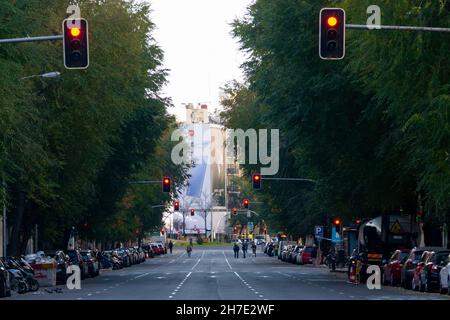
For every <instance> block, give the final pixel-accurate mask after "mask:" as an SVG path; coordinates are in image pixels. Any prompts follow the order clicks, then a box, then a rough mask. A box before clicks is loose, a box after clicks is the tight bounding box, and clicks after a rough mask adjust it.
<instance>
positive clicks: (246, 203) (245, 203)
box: [242, 199, 250, 209]
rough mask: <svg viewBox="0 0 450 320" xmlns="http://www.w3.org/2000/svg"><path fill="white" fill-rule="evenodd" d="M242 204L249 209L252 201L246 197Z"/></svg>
mask: <svg viewBox="0 0 450 320" xmlns="http://www.w3.org/2000/svg"><path fill="white" fill-rule="evenodd" d="M242 204H243V205H244V208H245V209H248V206H249V204H250V201H249V200H248V199H244V201H242Z"/></svg>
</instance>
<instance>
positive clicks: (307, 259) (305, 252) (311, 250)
mask: <svg viewBox="0 0 450 320" xmlns="http://www.w3.org/2000/svg"><path fill="white" fill-rule="evenodd" d="M299 255H300V260H299V262H300V264H308V263H313V259H314V258H316V256H317V247H316V246H312V245H307V246H304V247H303V249H302V250H301V252H300V254H299Z"/></svg>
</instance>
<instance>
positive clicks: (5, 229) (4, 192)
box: [2, 175, 8, 257]
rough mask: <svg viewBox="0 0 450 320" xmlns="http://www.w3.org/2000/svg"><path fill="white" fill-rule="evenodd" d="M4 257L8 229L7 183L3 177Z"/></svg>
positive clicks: (4, 254)
mask: <svg viewBox="0 0 450 320" xmlns="http://www.w3.org/2000/svg"><path fill="white" fill-rule="evenodd" d="M2 185H3V256H4V257H6V256H7V254H6V248H7V244H8V228H7V227H6V223H7V221H6V181H5V176H4V175H3V181H2Z"/></svg>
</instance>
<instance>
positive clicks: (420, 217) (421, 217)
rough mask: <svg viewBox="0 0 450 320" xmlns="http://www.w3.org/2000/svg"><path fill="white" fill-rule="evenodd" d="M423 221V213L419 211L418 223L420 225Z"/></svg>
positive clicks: (417, 214) (417, 215)
mask: <svg viewBox="0 0 450 320" xmlns="http://www.w3.org/2000/svg"><path fill="white" fill-rule="evenodd" d="M422 220H423V211H422V210H419V211H417V213H416V222H417V223H420V222H422Z"/></svg>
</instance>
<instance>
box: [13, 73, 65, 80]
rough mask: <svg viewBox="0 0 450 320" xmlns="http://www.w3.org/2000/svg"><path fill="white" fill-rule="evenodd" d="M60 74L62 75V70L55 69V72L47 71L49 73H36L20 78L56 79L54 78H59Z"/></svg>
mask: <svg viewBox="0 0 450 320" xmlns="http://www.w3.org/2000/svg"><path fill="white" fill-rule="evenodd" d="M60 75H61V73H60V72H58V71H53V72H47V73H43V74H34V75H32V76H28V77H23V78H20V79H19V80H20V81H22V80H25V79H31V78H42V79H54V78H58V77H59V76H60Z"/></svg>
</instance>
